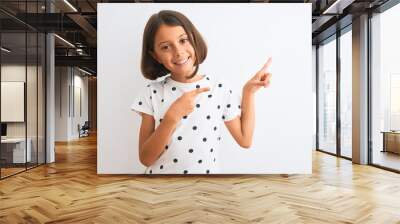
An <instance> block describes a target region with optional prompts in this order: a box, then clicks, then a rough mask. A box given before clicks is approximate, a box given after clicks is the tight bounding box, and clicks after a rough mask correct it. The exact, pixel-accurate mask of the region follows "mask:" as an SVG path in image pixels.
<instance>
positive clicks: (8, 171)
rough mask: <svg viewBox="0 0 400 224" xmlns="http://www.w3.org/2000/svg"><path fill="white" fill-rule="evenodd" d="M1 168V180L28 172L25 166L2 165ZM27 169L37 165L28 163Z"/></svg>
mask: <svg viewBox="0 0 400 224" xmlns="http://www.w3.org/2000/svg"><path fill="white" fill-rule="evenodd" d="M2 166H3V167H2V168H1V178H5V177H7V176H10V175H13V174H16V173H19V172H21V171H24V170H26V168H25V164H2ZM26 166H27V169H29V168H31V167H35V166H36V163H28V164H26Z"/></svg>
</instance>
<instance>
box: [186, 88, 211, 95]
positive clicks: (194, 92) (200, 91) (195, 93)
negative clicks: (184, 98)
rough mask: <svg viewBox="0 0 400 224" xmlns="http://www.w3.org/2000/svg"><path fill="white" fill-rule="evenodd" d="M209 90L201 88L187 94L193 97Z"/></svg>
mask: <svg viewBox="0 0 400 224" xmlns="http://www.w3.org/2000/svg"><path fill="white" fill-rule="evenodd" d="M209 90H210V87H203V88H198V89H194V90H192V91H190V92H189V93H191V94H193V95H194V96H196V95H198V94H200V93H203V92H207V91H209Z"/></svg>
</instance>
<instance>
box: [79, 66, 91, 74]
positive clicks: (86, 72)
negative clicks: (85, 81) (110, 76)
mask: <svg viewBox="0 0 400 224" xmlns="http://www.w3.org/2000/svg"><path fill="white" fill-rule="evenodd" d="M78 70H79V71H81V72H83V73H85V74H88V75H92V73H90V72H88V71H86V70H83V69H81V68H79V67H78Z"/></svg>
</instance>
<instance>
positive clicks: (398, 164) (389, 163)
mask: <svg viewBox="0 0 400 224" xmlns="http://www.w3.org/2000/svg"><path fill="white" fill-rule="evenodd" d="M372 162H373V164H377V165H380V166H384V167H388V168H391V169H396V170H400V155H399V154H396V153H392V152H381V151H378V150H376V151H374V154H373V157H372Z"/></svg>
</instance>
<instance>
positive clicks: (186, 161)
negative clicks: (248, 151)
mask: <svg viewBox="0 0 400 224" xmlns="http://www.w3.org/2000/svg"><path fill="white" fill-rule="evenodd" d="M202 87H209V88H210V91H207V92H204V93H201V94H199V95H198V96H197V97H196V99H195V108H194V111H193V112H192V113H190V114H188V115H187V116H184V117H182V119H181V121H180V122H179V124H178V125H177V127H176V129H175V131H174V133H173V134H172V137H171V139H170V140H169V143H168V144H167V145H165V148H164V152H163V153H162V154H161V156H160V157H159V158H158V160H157V161H156V162H155V163H154V164H153V165H151V166H149V167H147V169H146V171H145V173H146V174H210V173H218V172H219V164H218V161H219V158H218V154H219V153H218V146H219V142H220V140H221V128H224V122H225V121H230V120H232V119H234V118H236V117H237V116H239V115H240V113H241V109H240V103H241V99H240V95H239V94H238V93H237V92H236V91H234V90H233V89H231V88H230V87H229V85H228V84H227V83H226V82H221V81H218V80H216V79H215V78H214V77H210V76H208V75H207V76H204V77H202V79H200V80H198V81H196V82H192V83H182V82H177V81H175V80H173V79H171V77H170V76H168V77H166V78H165V79H164V80H162V81H155V82H152V83H150V84H148V85H147V86H146V87H145V89H144V90H143V91H141V92H140V94H139V96H138V97H137V98H136V100H135V101H134V103H133V104H132V106H131V108H132V110H134V111H135V112H138V113H139V114H140V113H146V114H149V115H152V116H153V117H154V119H155V128H157V127H158V125H159V124H160V122H162V119H163V116H164V114H165V113H166V112H167V110H168V109H169V107H170V105H171V104H172V103H173V102H174V101H175V100H176V99H177V98H179V97H180V96H181V95H182V94H183V93H184V92H187V91H191V90H194V89H196V88H202Z"/></svg>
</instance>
